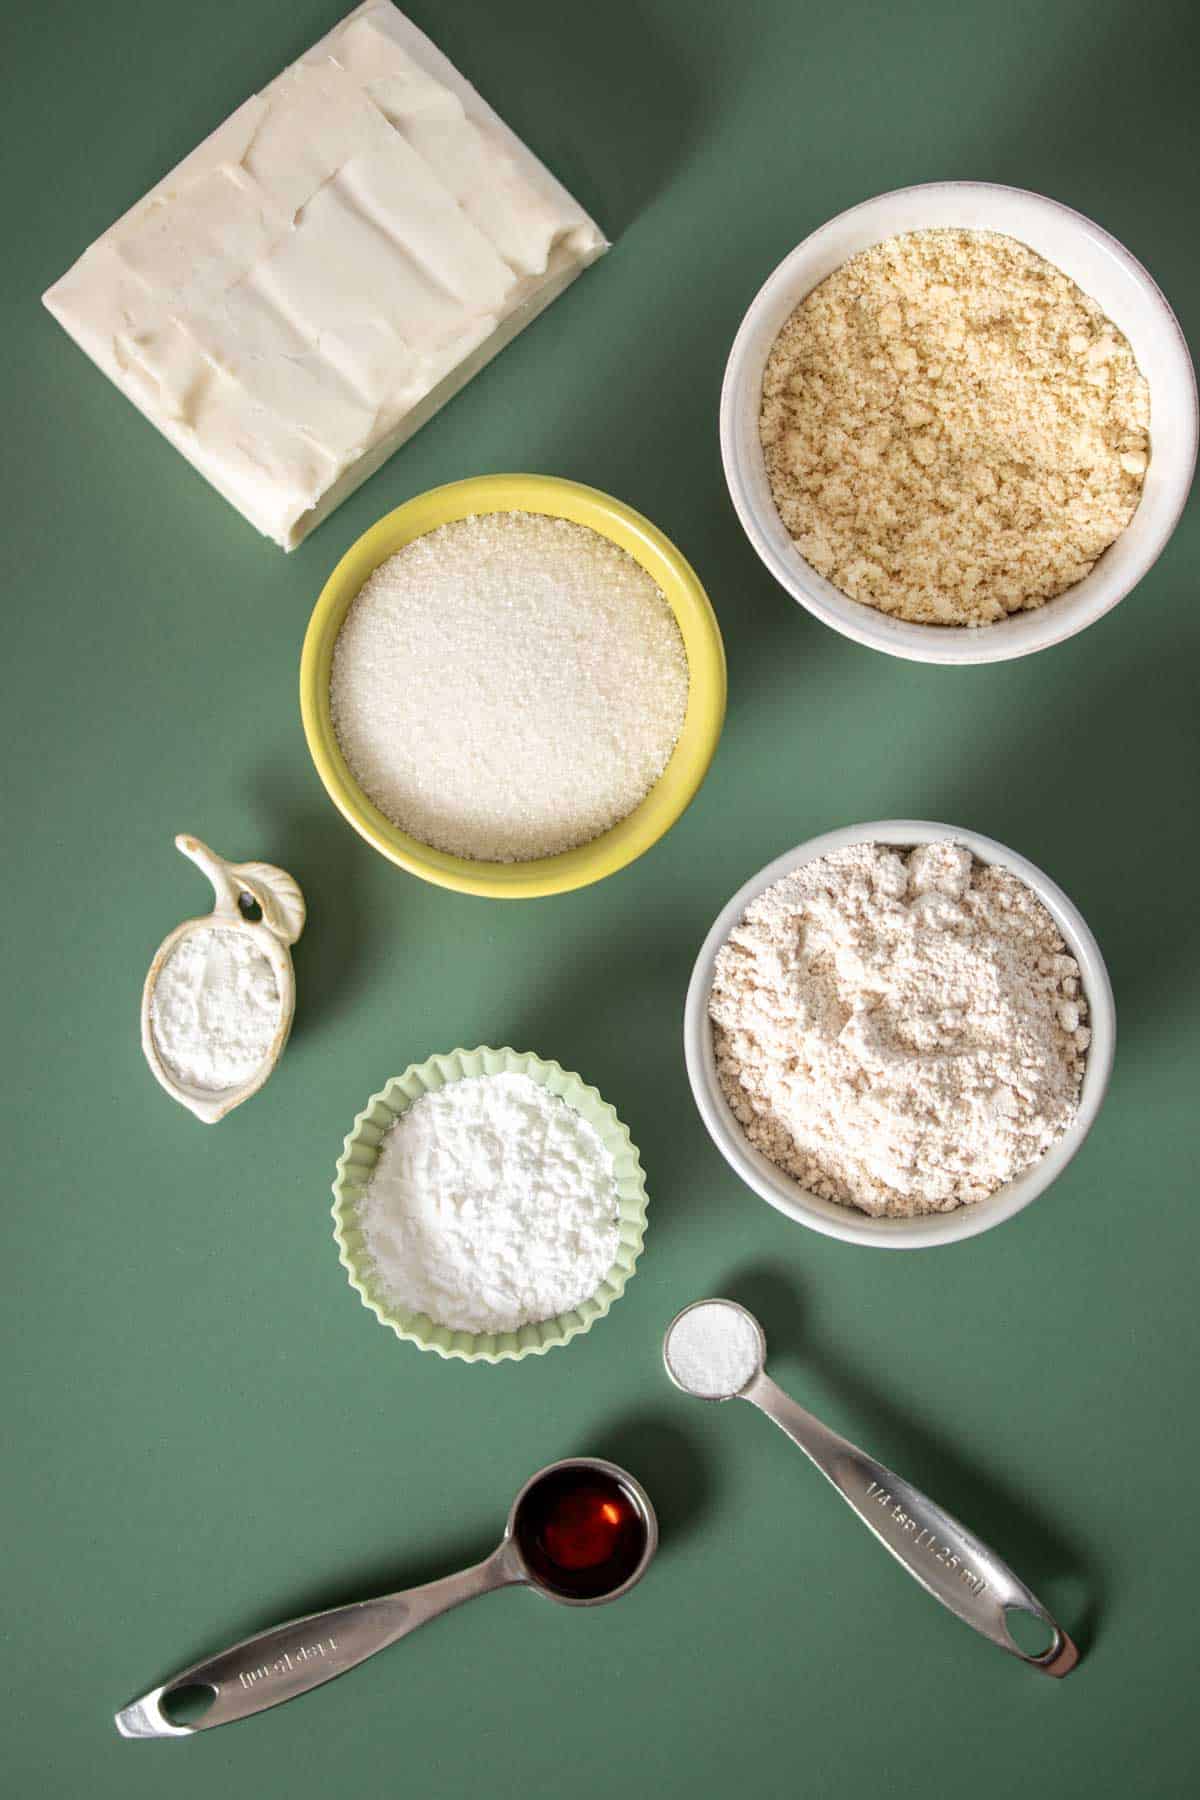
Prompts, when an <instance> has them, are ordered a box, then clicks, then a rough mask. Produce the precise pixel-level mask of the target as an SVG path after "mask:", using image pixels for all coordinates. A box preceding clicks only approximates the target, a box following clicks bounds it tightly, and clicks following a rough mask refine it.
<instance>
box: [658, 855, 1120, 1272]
mask: <svg viewBox="0 0 1200 1800" xmlns="http://www.w3.org/2000/svg"><path fill="white" fill-rule="evenodd" d="M926 846H927V847H929V848H922V847H926ZM872 847H875V850H876V851H877V852H878V854H877V855H875V854H874V853H873V851H872ZM914 853H915V854H914ZM831 857H832V858H833V861H832V862H829V861H826V860H825V859H829V858H831ZM817 863H821V865H822V871H824V870H826V869H828V870H830V871H832V872H833V874H834V875H835V876H836V877H837V879H835V880H831V881H829V882H828V883H827V882H826V881H825V880H824V878H823V879H822V880H821V881H820V882H814V881H813V880H812V879H811V877H812V876H813V874H814V871H813V868H812V865H815V864H817ZM873 864H878V867H874V866H873ZM839 870H840V872H841V873H840V875H839V873H838V872H839ZM806 872H807V874H806ZM806 878H807V879H808V881H809V888H810V890H812V889H813V888H815V889H816V890H817V891H816V895H815V898H813V897H812V896H811V893H810V899H809V901H808V903H807V904H808V911H807V912H806V914H805V926H804V933H805V943H804V945H803V946H801V948H800V949H799V952H798V951H797V944H799V942H800V940H799V939H797V938H796V936H795V934H794V933H793V932H790V931H789V930H788V929H781V931H780V932H779V936H778V941H777V943H775V942H772V931H773V926H774V922H775V921H774V918H773V916H772V914H771V907H772V896H774V895H782V896H783V897H784V899H785V900H786V898H787V896H788V894H789V893H790V892H791V891H792V888H793V886H797V885H799V886H802V885H803V883H804V880H805V879H806ZM840 879H844V880H845V881H846V882H847V883H848V884H849V885H851V886H853V888H854V895H855V898H854V904H855V907H856V908H857V909H858V918H857V920H856V922H855V924H854V928H853V929H851V930H849V931H848V932H846V933H844V934H840V933H839V931H838V930H837V929H836V926H837V920H836V917H835V914H836V908H837V906H838V905H839V904H841V902H840V901H839V899H838V895H837V886H838V880H840ZM956 880H957V882H958V884H959V886H960V887H961V884H962V883H963V881H964V880H965V881H967V882H968V883H969V884H970V885H971V887H972V888H973V889H974V888H975V887H976V885H978V887H979V888H980V890H981V892H980V893H979V894H975V893H973V894H972V897H971V904H969V905H964V904H963V896H962V894H961V892H960V893H956V892H955V891H954V890H955V882H956ZM905 882H907V884H908V885H907V887H904V886H903V884H904V883H905ZM782 883H787V884H788V885H787V886H785V887H782V888H781V886H780V884H782ZM889 883H891V884H892V886H893V887H895V890H896V891H895V892H891V891H889ZM826 888H828V897H826V893H825V890H826ZM902 890H903V891H902ZM873 907H874V908H876V910H877V913H878V917H877V918H876V917H873V916H872V908H873ZM1010 907H1011V910H1012V921H1011V929H1010V927H1009V910H1010ZM748 912H749V914H750V923H749V929H747V914H748ZM823 913H824V915H825V920H826V923H828V921H830V920H832V921H833V925H834V929H833V930H832V932H828V933H826V935H825V937H824V939H823V941H821V942H820V944H819V949H818V940H821V939H822V933H823V932H825V924H823V922H822V914H823ZM779 918H780V920H781V921H782V922H783V923H784V924H786V918H787V908H786V906H785V907H784V909H783V911H782V912H781V913H780V914H779ZM989 918H991V919H998V920H999V921H1000V924H1001V927H1002V929H1001V931H1000V934H999V939H998V941H997V940H996V938H995V934H993V933H992V931H991V929H990V927H988V926H987V923H986V921H987V920H988V919H989ZM731 937H732V940H733V941H732V947H731V948H728V947H727V946H730V941H731ZM810 939H811V942H808V940H810ZM1059 939H1061V943H1058V941H1057V940H1059ZM880 946H884V948H883V949H882V950H881V948H880ZM1056 950H1057V954H1056ZM818 954H819V958H820V971H821V972H820V974H819V976H818V977H817V978H816V979H815V980H810V979H809V976H810V973H811V969H816V968H817V957H818ZM891 958H894V959H895V966H896V970H897V974H896V979H895V980H894V981H893V980H892V978H891V973H890V971H889V966H888V959H891ZM806 959H811V969H810V967H809V966H808V961H807V960H806ZM743 960H745V961H746V963H747V965H748V964H749V963H750V962H751V961H753V962H754V963H755V965H756V968H757V970H758V971H760V974H756V976H755V977H754V980H753V981H745V982H740V983H739V970H740V965H741V964H742V962H743ZM951 965H953V966H951ZM763 971H765V974H763V973H761V972H763ZM1026 971H1027V973H1026ZM1026 981H1027V982H1028V984H1029V987H1030V993H1029V995H1028V1000H1029V1005H1028V1006H1027V1007H1026V1005H1025V1000H1026V995H1025V994H1024V993H1023V991H1022V984H1023V983H1025V982H1026ZM1006 984H1007V986H1008V988H1009V990H1010V991H1009V992H1007V993H1006V992H1005V987H1006ZM1034 989H1036V990H1037V991H1036V992H1034V991H1033V990H1034ZM898 996H899V998H898ZM914 996H916V997H917V1004H915V1005H914V999H913V997H914ZM793 1000H794V1005H793ZM898 1006H903V1007H905V1008H906V1009H907V1016H906V1017H903V1018H897V1017H896V1016H894V1015H895V1012H896V1008H897V1007H898ZM830 1007H832V1008H834V1009H840V1011H837V1016H832V1017H831V1016H830V1014H829V1013H828V1011H826V1013H825V1016H822V1009H828V1008H830ZM924 1008H927V1009H928V1010H927V1013H924V1014H923V1009H924ZM739 1009H740V1010H739ZM714 1011H715V1012H716V1014H717V1015H718V1016H719V1018H720V1020H721V1023H720V1024H718V1025H716V1026H714V1020H713V1016H712V1015H713V1012H714ZM1014 1021H1015V1023H1014ZM1039 1030H1040V1031H1042V1032H1043V1034H1044V1037H1045V1044H1044V1049H1045V1055H1044V1057H1043V1058H1041V1061H1042V1064H1043V1075H1042V1076H1041V1077H1039V1080H1040V1083H1041V1085H1040V1086H1036V1087H1031V1086H1030V1084H1029V1082H1028V1080H1026V1079H1025V1077H1024V1076H1023V1075H1022V1074H1021V1073H1020V1071H1019V1069H1018V1072H1017V1073H1016V1074H1014V1057H1013V1055H1012V1054H1011V1053H1010V1046H1011V1041H1012V1040H1013V1039H1014V1038H1015V1037H1016V1036H1017V1035H1018V1034H1019V1033H1024V1032H1026V1031H1029V1032H1032V1033H1034V1034H1035V1043H1034V1054H1033V1055H1032V1056H1029V1055H1026V1056H1025V1059H1024V1067H1025V1069H1026V1070H1028V1068H1029V1067H1030V1066H1031V1065H1033V1066H1036V1064H1037V1062H1038V1060H1039V1058H1038V1054H1037V1052H1038V1050H1039V1048H1040V1047H1039V1046H1038V1044H1037V1043H1036V1034H1037V1032H1038V1031H1039ZM1115 1038H1116V1014H1115V1009H1114V1006H1113V997H1112V988H1111V986H1110V984H1109V979H1108V972H1107V970H1106V968H1105V966H1104V959H1103V957H1102V956H1101V954H1100V949H1099V946H1098V945H1097V943H1096V940H1095V938H1094V937H1093V936H1092V933H1091V931H1090V930H1089V929H1088V926H1087V924H1086V922H1085V921H1084V919H1083V917H1082V915H1081V914H1080V912H1079V910H1078V909H1077V908H1076V907H1075V906H1074V905H1073V904H1072V902H1071V901H1070V900H1069V899H1068V898H1067V896H1066V895H1065V894H1064V893H1063V892H1062V890H1061V888H1059V887H1057V886H1056V885H1055V883H1054V882H1052V881H1051V880H1050V879H1049V878H1048V876H1046V875H1044V874H1043V873H1042V871H1041V870H1040V869H1038V868H1036V867H1035V866H1034V864H1033V863H1031V862H1028V861H1027V860H1026V858H1025V857H1023V856H1019V855H1017V853H1016V852H1015V851H1013V850H1009V849H1008V848H1006V846H1004V845H1003V844H999V843H997V842H995V840H994V839H992V838H987V837H983V836H981V835H980V834H979V833H978V832H973V831H967V830H964V829H962V828H961V827H959V826H953V825H942V824H934V823H931V822H930V821H928V820H921V819H884V820H876V821H874V822H873V823H870V824H865V825H854V826H848V827H846V828H845V829H843V830H840V831H831V832H828V833H826V834H825V835H824V836H822V837H817V838H812V839H810V840H809V842H808V843H805V844H801V845H800V846H799V847H798V848H797V849H795V850H790V851H788V852H787V854H786V855H784V856H781V857H779V858H778V859H777V860H776V861H775V862H773V863H770V864H768V865H767V867H766V868H764V869H760V870H759V872H758V873H757V874H756V875H755V876H753V877H752V878H751V879H750V880H749V881H748V882H746V884H745V885H744V886H743V887H742V888H740V889H739V890H738V892H737V893H736V894H735V895H734V896H733V898H732V899H731V900H730V902H729V904H728V905H727V906H726V907H725V908H724V910H723V911H722V912H721V914H720V915H719V917H718V918H717V920H716V921H715V923H714V925H713V927H712V930H711V931H710V932H709V934H708V937H707V938H706V939H705V942H704V945H703V947H702V949H701V951H700V954H699V956H698V957H697V959H696V964H695V968H694V970H693V973H692V979H691V984H690V986H689V989H688V996H687V1005H686V1009H685V1014H684V1051H685V1056H686V1061H687V1069H688V1078H689V1080H690V1082H691V1086H692V1093H693V1095H694V1097H695V1100H696V1104H697V1106H698V1108H699V1110H700V1116H701V1118H702V1119H703V1120H704V1123H705V1125H706V1126H707V1128H708V1131H709V1133H710V1135H711V1136H712V1138H713V1141H714V1142H715V1143H716V1145H717V1148H718V1149H719V1150H720V1152H721V1154H722V1155H723V1156H724V1158H725V1160H726V1161H727V1162H728V1163H729V1165H730V1167H731V1168H732V1169H733V1170H734V1171H735V1173H736V1174H737V1175H739V1176H740V1177H741V1179H742V1180H743V1181H744V1182H745V1183H746V1184H747V1186H748V1187H750V1188H752V1189H753V1190H754V1192H755V1193H757V1194H759V1195H761V1196H762V1198H763V1199H764V1200H768V1201H770V1203H771V1205H772V1206H775V1207H777V1208H778V1209H779V1210H780V1211H781V1212H783V1213H786V1214H787V1215H788V1217H789V1218H792V1219H796V1220H797V1221H798V1222H799V1223H800V1224H802V1225H808V1226H810V1227H811V1228H812V1229H813V1230H814V1231H820V1232H822V1233H824V1234H825V1235H826V1236H828V1237H837V1238H841V1239H843V1240H844V1241H846V1242H847V1243H858V1244H875V1245H880V1246H882V1247H884V1248H888V1249H893V1250H908V1249H920V1248H924V1247H925V1246H927V1245H931V1244H946V1243H953V1242H956V1241H958V1240H959V1239H962V1238H968V1237H974V1236H976V1235H977V1234H978V1233H979V1232H981V1231H988V1230H990V1229H991V1227H992V1226H993V1225H998V1224H1000V1223H1001V1222H1002V1221H1003V1220H1004V1219H1010V1218H1012V1216H1013V1214H1014V1213H1018V1212H1020V1211H1021V1209H1022V1208H1023V1207H1025V1206H1028V1205H1029V1203H1030V1201H1031V1200H1034V1199H1036V1197H1037V1196H1038V1195H1039V1194H1040V1193H1042V1192H1043V1191H1044V1190H1045V1189H1046V1188H1047V1187H1049V1186H1050V1184H1051V1183H1052V1182H1053V1181H1054V1180H1055V1179H1056V1178H1057V1176H1058V1175H1060V1174H1061V1173H1062V1171H1063V1169H1065V1168H1066V1166H1067V1164H1068V1163H1069V1162H1070V1160H1071V1158H1072V1157H1073V1156H1074V1155H1075V1153H1076V1151H1077V1150H1078V1149H1079V1148H1080V1146H1081V1144H1082V1143H1083V1140H1084V1138H1085V1137H1086V1136H1087V1134H1088V1131H1089V1130H1090V1129H1091V1126H1092V1123H1093V1122H1094V1120H1095V1118H1096V1115H1097V1113H1098V1112H1099V1110H1100V1106H1101V1103H1102V1101H1103V1099H1104V1094H1105V1090H1106V1089H1107V1086H1108V1080H1109V1075H1110V1073H1111V1069H1112V1060H1113V1051H1114V1046H1115ZM718 1046H719V1050H718ZM739 1059H741V1060H740V1061H739ZM719 1062H720V1067H719V1066H718V1063H719ZM793 1062H794V1066H795V1068H796V1069H798V1070H799V1071H800V1074H799V1076H798V1078H797V1080H796V1082H795V1084H794V1085H793V1084H792V1076H791V1073H790V1068H791V1066H792V1065H793ZM1016 1062H1017V1063H1018V1064H1019V1063H1020V1058H1017V1059H1016ZM731 1069H732V1070H733V1075H732V1078H731V1073H730V1071H731ZM839 1074H840V1076H841V1078H842V1079H843V1080H844V1083H845V1085H844V1087H843V1089H842V1090H841V1091H839V1089H838V1086H837V1081H838V1078H839ZM741 1081H744V1082H745V1084H746V1088H745V1096H744V1100H743V1092H742V1090H741V1088H740V1087H739V1086H738V1083H739V1082H741ZM781 1084H782V1086H781ZM730 1094H732V1095H733V1097H734V1102H735V1104H736V1105H738V1107H739V1110H740V1111H741V1113H742V1122H739V1118H738V1117H737V1116H736V1115H735V1112H734V1110H733V1107H731V1104H730V1098H729V1096H730ZM814 1096H815V1105H814ZM789 1106H792V1107H799V1108H800V1109H801V1111H800V1112H793V1113H792V1115H791V1116H792V1117H796V1118H802V1119H804V1120H805V1121H806V1128H807V1126H809V1125H810V1126H811V1133H812V1136H811V1139H808V1140H806V1141H802V1139H801V1137H799V1136H798V1137H797V1138H796V1139H792V1138H790V1137H789V1136H788V1134H787V1132H786V1130H785V1131H782V1132H779V1133H775V1132H774V1123H773V1121H774V1118H775V1117H776V1116H778V1117H779V1118H780V1119H783V1118H787V1117H788V1116H789V1111H788V1109H789ZM748 1133H749V1135H748ZM751 1136H753V1137H755V1138H756V1139H757V1144H756V1143H755V1142H752V1141H751ZM760 1146H763V1147H760ZM813 1146H815V1148H813ZM766 1149H770V1150H771V1151H772V1154H770V1155H768V1154H766V1153H765V1150H766ZM810 1154H811V1163H812V1166H813V1167H814V1168H817V1167H819V1168H820V1169H821V1170H822V1172H823V1176H824V1177H825V1179H823V1180H814V1181H812V1182H810V1183H809V1184H807V1185H806V1183H805V1182H804V1181H802V1180H800V1179H798V1178H797V1175H796V1174H794V1173H790V1172H789V1171H788V1168H787V1167H786V1166H783V1165H786V1164H789V1163H790V1164H791V1166H792V1168H793V1169H797V1170H798V1169H801V1168H803V1167H805V1166H807V1164H806V1159H807V1158H808V1157H809V1156H810ZM1009 1168H1013V1169H1017V1170H1019V1172H1018V1173H1016V1174H1015V1175H1013V1176H1012V1177H1011V1178H1009V1179H1003V1180H1000V1179H999V1176H998V1171H999V1172H1003V1171H1005V1170H1007V1169H1009ZM897 1171H899V1173H897ZM821 1187H824V1188H825V1190H826V1191H825V1192H824V1193H823V1192H820V1191H816V1190H817V1189H819V1188H821ZM839 1187H840V1188H841V1189H842V1192H841V1194H840V1197H838V1198H832V1197H827V1196H828V1195H830V1194H833V1193H834V1192H835V1191H836V1190H837V1189H838V1188H839ZM848 1192H857V1193H859V1194H860V1196H861V1198H860V1202H859V1204H850V1203H848V1202H847V1199H846V1194H847V1193H848ZM961 1194H967V1195H971V1196H978V1197H971V1198H968V1199H967V1200H965V1202H963V1203H956V1196H958V1195H961ZM909 1204H911V1206H912V1207H913V1209H914V1210H912V1211H911V1213H909V1214H908V1216H904V1213H905V1208H906V1206H907V1205H909ZM925 1206H929V1207H930V1208H932V1209H934V1210H928V1211H926V1210H918V1209H920V1208H923V1207H925ZM864 1208H866V1210H864ZM938 1208H944V1209H945V1210H937V1209H938Z"/></svg>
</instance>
